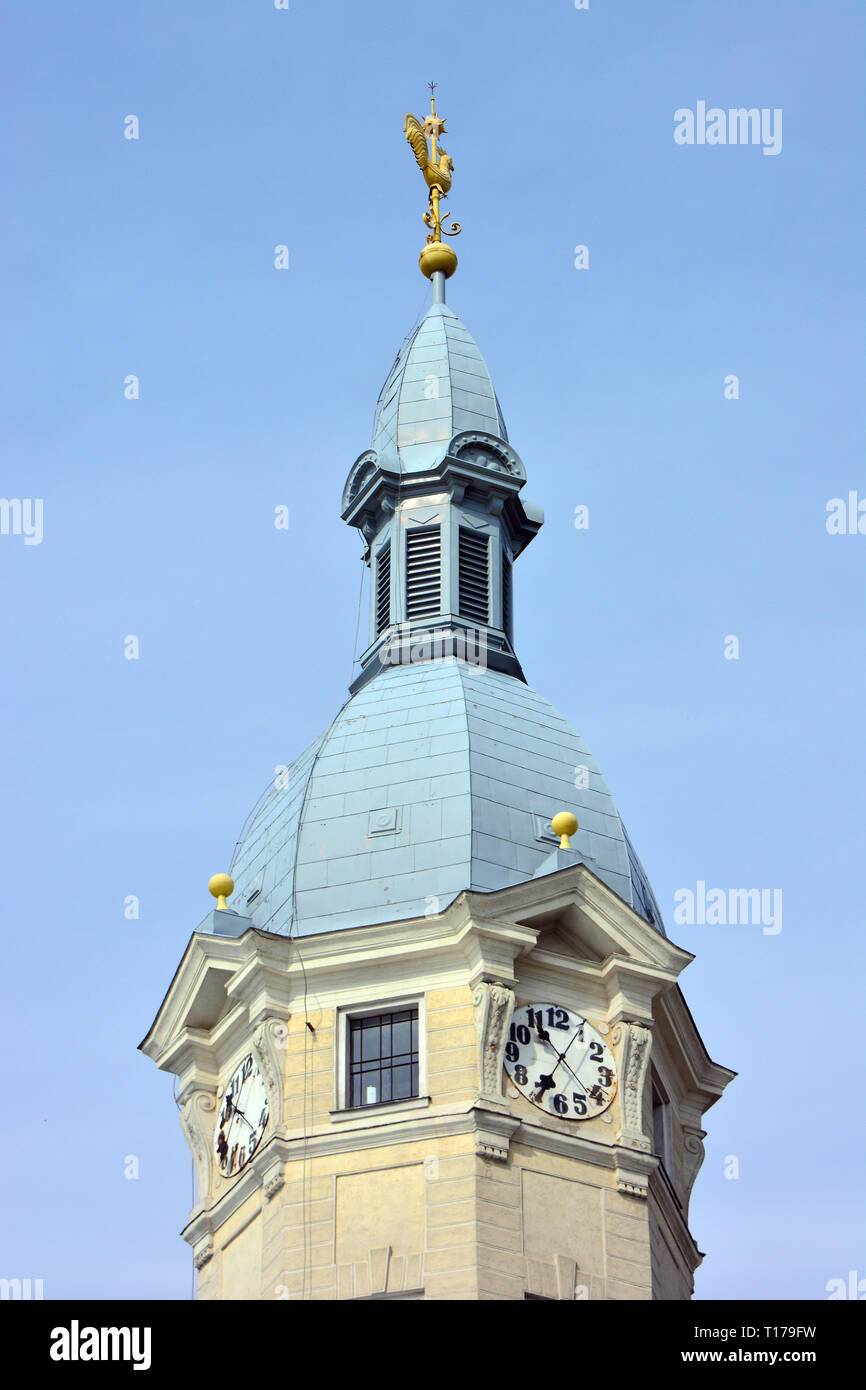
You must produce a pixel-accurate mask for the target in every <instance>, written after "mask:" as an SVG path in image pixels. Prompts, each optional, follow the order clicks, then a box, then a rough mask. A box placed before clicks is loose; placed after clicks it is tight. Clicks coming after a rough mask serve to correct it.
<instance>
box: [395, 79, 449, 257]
mask: <svg viewBox="0 0 866 1390" xmlns="http://www.w3.org/2000/svg"><path fill="white" fill-rule="evenodd" d="M403 130H404V132H405V134H406V139H407V140H408V141H409V144H410V145H411V146H412V150H413V152H414V154H415V158H416V159H417V161H418V167H419V169H420V170H421V173H422V174H423V175H424V181H425V183H426V184H427V187H428V188H429V190H430V193H429V196H428V208H427V211H426V212H425V214H424V223H425V225H426V226H427V227H429V228H430V231H429V234H428V236H427V245H426V246H425V247H424V250H423V251H422V252H421V255H420V256H419V257H418V264H419V265H420V267H421V269H422V271H423V272H424V274H425V275H426V276H427V277H428V279H432V278H433V276H434V274H435V273H436V271H438V270H441V271H442V272H443V274H444V275H445V277H446V279H447V277H448V276H449V275H453V274H454V272H455V270H456V269H457V256H456V254H455V252H454V251H453V250H452V248H451V247H450V246H448V245H446V243H445V242H444V241H443V240H442V238H443V236H459V234H460V231H461V227H460V223H459V222H452V223H451V226H450V228H449V229H448V230H446V229H445V228H444V227H443V226H442V209H441V207H440V199H441V198H447V197H448V194H449V193H450V191H451V174H452V171H453V169H454V162H453V160H452V159H451V156H450V155H449V154H448V152H447V151H446V150H445V149H443V147H442V146H441V145H440V144H439V140H440V138H441V136H442V135H443V134H445V121H444V119H443V118H442V117H441V116H439V115H437V113H436V83H435V82H431V83H430V115H429V116H425V117H424V120H423V121H419V120H418V117H417V116H413V115H412V113H411V112H407V114H406V117H405V120H404V121H403ZM428 140H429V141H430V146H429V149H428V146H427V141H428ZM440 283H441V282H440Z"/></svg>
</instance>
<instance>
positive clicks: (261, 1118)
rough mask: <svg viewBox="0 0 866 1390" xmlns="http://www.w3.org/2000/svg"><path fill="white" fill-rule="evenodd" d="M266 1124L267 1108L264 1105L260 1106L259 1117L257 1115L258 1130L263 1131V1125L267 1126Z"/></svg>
mask: <svg viewBox="0 0 866 1390" xmlns="http://www.w3.org/2000/svg"><path fill="white" fill-rule="evenodd" d="M267 1122H268V1107H267V1106H266V1105H263V1106H262V1113H261V1115H259V1129H264V1127H265V1125H266V1124H267Z"/></svg>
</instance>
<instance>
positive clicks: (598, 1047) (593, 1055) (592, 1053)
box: [589, 1042, 604, 1062]
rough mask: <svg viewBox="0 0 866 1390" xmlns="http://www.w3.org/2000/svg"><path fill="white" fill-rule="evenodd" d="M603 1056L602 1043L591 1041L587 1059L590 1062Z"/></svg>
mask: <svg viewBox="0 0 866 1390" xmlns="http://www.w3.org/2000/svg"><path fill="white" fill-rule="evenodd" d="M603 1057H604V1044H603V1043H600V1042H591V1043H590V1045H589V1060H590V1061H591V1062H600V1061H601V1060H602V1058H603Z"/></svg>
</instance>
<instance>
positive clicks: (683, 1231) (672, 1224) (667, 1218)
mask: <svg viewBox="0 0 866 1390" xmlns="http://www.w3.org/2000/svg"><path fill="white" fill-rule="evenodd" d="M649 1196H650V1201H651V1202H652V1204H653V1207H654V1209H655V1211H656V1213H657V1215H658V1216H659V1219H660V1220H661V1221H662V1222H663V1223H664V1226H665V1228H666V1230H667V1231H668V1232H669V1233H670V1236H671V1239H672V1240H673V1241H675V1243H676V1245H677V1248H678V1250H679V1253H680V1255H681V1257H682V1261H683V1264H684V1265H685V1266H686V1268H687V1269H689V1270H691V1272H692V1273H694V1271H695V1270H696V1269H697V1267H698V1265H699V1264H700V1263H701V1261H702V1259H703V1258H704V1257H703V1255H702V1254H701V1252H700V1250H699V1249H698V1246H697V1242H696V1241H695V1238H694V1236H693V1235H692V1233H691V1231H690V1230H689V1228H688V1223H687V1222H686V1218H685V1214H684V1212H683V1210H682V1209H681V1208H680V1207H679V1206H678V1204H677V1203H676V1202H675V1201H674V1199H673V1197H672V1196H671V1193H670V1191H669V1189H668V1186H667V1184H666V1183H665V1180H664V1178H663V1177H662V1176H661V1174H660V1173H659V1172H658V1171H656V1172H654V1173H652V1174H651V1175H650V1180H649Z"/></svg>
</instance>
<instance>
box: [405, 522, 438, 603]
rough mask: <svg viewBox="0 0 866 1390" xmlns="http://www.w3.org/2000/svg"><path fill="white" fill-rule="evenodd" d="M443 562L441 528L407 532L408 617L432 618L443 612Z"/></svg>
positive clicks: (434, 527)
mask: <svg viewBox="0 0 866 1390" xmlns="http://www.w3.org/2000/svg"><path fill="white" fill-rule="evenodd" d="M441 589H442V560H441V539H440V530H439V527H438V526H428V527H425V528H424V529H423V530H422V531H407V532H406V616H407V618H410V619H411V618H429V617H433V616H434V615H435V614H437V613H439V611H440V608H441Z"/></svg>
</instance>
